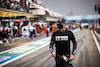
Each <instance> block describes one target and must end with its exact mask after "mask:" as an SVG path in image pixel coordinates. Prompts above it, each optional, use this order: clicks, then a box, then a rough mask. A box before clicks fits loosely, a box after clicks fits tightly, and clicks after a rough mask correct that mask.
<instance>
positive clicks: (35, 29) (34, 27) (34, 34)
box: [33, 25, 36, 38]
mask: <svg viewBox="0 0 100 67" xmlns="http://www.w3.org/2000/svg"><path fill="white" fill-rule="evenodd" d="M35 30H36V28H35V25H34V26H33V35H34V38H35V37H36V33H35Z"/></svg>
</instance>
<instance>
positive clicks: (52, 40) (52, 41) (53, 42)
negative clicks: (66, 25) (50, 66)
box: [49, 33, 56, 57]
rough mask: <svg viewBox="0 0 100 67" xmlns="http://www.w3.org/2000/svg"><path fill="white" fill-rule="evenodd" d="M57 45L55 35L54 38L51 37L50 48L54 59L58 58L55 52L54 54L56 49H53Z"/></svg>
mask: <svg viewBox="0 0 100 67" xmlns="http://www.w3.org/2000/svg"><path fill="white" fill-rule="evenodd" d="M54 44H55V35H54V33H53V34H52V37H51V42H50V45H49V47H50V52H51V55H52V57H56V54H55V52H54V48H53V45H54Z"/></svg>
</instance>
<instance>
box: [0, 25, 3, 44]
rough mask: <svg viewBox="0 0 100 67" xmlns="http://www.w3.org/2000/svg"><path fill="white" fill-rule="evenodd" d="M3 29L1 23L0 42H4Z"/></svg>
mask: <svg viewBox="0 0 100 67" xmlns="http://www.w3.org/2000/svg"><path fill="white" fill-rule="evenodd" d="M2 31H3V27H2V26H1V24H0V44H3V34H2Z"/></svg>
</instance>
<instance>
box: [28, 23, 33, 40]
mask: <svg viewBox="0 0 100 67" xmlns="http://www.w3.org/2000/svg"><path fill="white" fill-rule="evenodd" d="M29 31H30V38H31V39H33V26H32V24H31V25H30V26H29Z"/></svg>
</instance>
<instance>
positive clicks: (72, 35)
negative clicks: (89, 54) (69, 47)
mask: <svg viewBox="0 0 100 67" xmlns="http://www.w3.org/2000/svg"><path fill="white" fill-rule="evenodd" d="M71 40H72V42H73V51H72V54H71V55H70V58H69V59H70V60H74V55H75V53H76V48H77V43H76V40H75V37H74V34H73V33H72V32H71Z"/></svg>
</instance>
